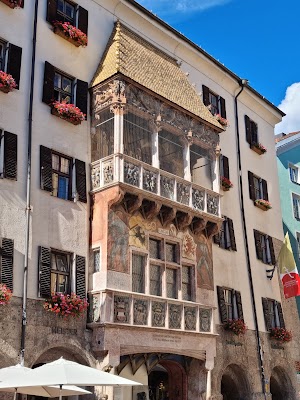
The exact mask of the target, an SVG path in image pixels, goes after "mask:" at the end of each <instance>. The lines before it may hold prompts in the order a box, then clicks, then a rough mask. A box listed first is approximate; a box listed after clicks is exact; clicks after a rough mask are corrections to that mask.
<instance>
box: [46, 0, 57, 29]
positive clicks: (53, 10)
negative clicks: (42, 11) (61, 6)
mask: <svg viewBox="0 0 300 400" xmlns="http://www.w3.org/2000/svg"><path fill="white" fill-rule="evenodd" d="M56 2H57V0H48V2H47V17H46V20H47V21H48V22H50V24H52V23H53V21H55V20H57V19H58V18H57V5H56Z"/></svg>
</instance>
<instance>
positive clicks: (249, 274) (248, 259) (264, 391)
mask: <svg viewBox="0 0 300 400" xmlns="http://www.w3.org/2000/svg"><path fill="white" fill-rule="evenodd" d="M247 83H248V81H247V80H246V79H242V80H241V81H240V82H239V85H240V88H241V89H240V91H239V92H238V94H237V95H236V96H235V98H234V103H235V124H236V141H237V150H238V151H237V154H238V171H239V195H240V205H241V215H242V226H243V233H244V243H245V250H246V262H247V268H248V278H249V283H250V293H251V302H252V309H253V316H254V324H255V333H256V344H257V353H258V358H259V364H260V372H261V383H262V390H263V394H264V398H265V400H267V394H266V386H265V371H264V362H263V351H262V346H261V341H260V336H259V329H258V320H257V310H256V303H255V297H254V286H253V278H252V271H251V262H250V253H249V243H248V235H247V226H246V218H245V208H244V193H243V177H242V163H241V148H240V130H239V117H238V103H237V99H238V97H239V95H240V94H241V93H242V91H243V90H244V88H245V86H246V85H247Z"/></svg>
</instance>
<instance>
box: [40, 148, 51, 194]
mask: <svg viewBox="0 0 300 400" xmlns="http://www.w3.org/2000/svg"><path fill="white" fill-rule="evenodd" d="M40 167H41V189H42V190H47V192H52V154H51V149H48V147H44V146H40Z"/></svg>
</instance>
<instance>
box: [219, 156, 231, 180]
mask: <svg viewBox="0 0 300 400" xmlns="http://www.w3.org/2000/svg"><path fill="white" fill-rule="evenodd" d="M220 176H221V177H224V178H227V179H229V180H230V175H229V159H228V157H226V156H224V155H223V154H221V155H220Z"/></svg>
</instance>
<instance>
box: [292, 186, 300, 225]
mask: <svg viewBox="0 0 300 400" xmlns="http://www.w3.org/2000/svg"><path fill="white" fill-rule="evenodd" d="M292 209H293V216H294V218H295V219H296V220H297V221H299V220H300V195H298V194H297V193H292ZM295 211H296V212H295Z"/></svg>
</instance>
